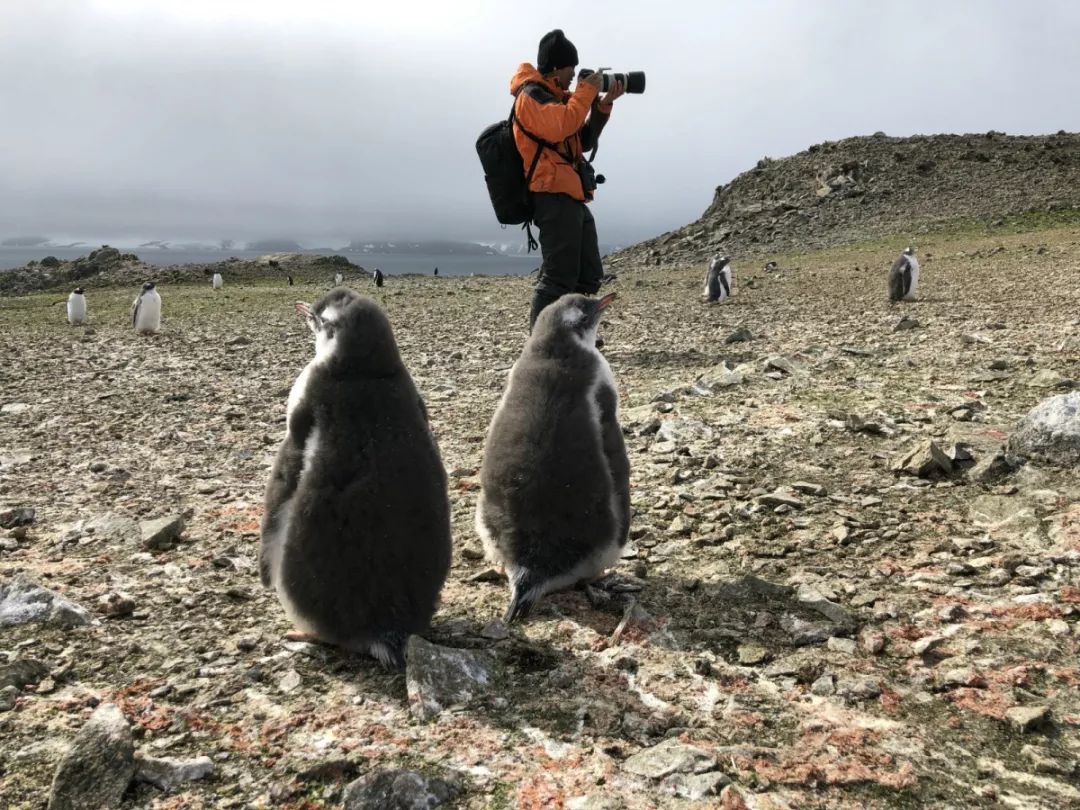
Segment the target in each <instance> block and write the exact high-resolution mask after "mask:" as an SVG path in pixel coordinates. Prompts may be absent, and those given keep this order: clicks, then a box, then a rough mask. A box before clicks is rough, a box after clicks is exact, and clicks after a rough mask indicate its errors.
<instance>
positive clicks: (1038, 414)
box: [1007, 391, 1080, 468]
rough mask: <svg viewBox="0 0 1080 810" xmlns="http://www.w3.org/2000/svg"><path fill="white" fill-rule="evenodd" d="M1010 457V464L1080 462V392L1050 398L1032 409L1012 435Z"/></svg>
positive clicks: (1072, 465) (1008, 454)
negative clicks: (1025, 462)
mask: <svg viewBox="0 0 1080 810" xmlns="http://www.w3.org/2000/svg"><path fill="white" fill-rule="evenodd" d="M1007 456H1008V459H1009V461H1010V463H1014V462H1015V463H1022V462H1024V461H1033V462H1036V463H1040V464H1047V465H1050V466H1054V467H1064V468H1071V467H1075V466H1077V465H1078V464H1080V391H1073V392H1071V393H1068V394H1060V395H1059V396H1056V397H1050V398H1049V399H1046V400H1043V401H1042V402H1040V403H1039V404H1038V405H1036V406H1035V407H1034V408H1033V409H1032V410H1031V411H1029V412H1028V414H1027V416H1025V417H1024V418H1023V419H1022V420H1021V421H1020V424H1019V425H1018V426H1017V428H1016V430H1015V431H1013V434H1012V435H1011V436H1010V437H1009V442H1008V445H1007Z"/></svg>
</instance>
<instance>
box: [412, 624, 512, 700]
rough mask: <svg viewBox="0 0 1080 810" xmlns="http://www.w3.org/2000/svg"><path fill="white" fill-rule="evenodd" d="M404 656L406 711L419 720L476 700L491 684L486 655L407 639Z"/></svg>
mask: <svg viewBox="0 0 1080 810" xmlns="http://www.w3.org/2000/svg"><path fill="white" fill-rule="evenodd" d="M405 655H406V659H407V661H408V663H407V665H406V668H405V687H406V689H407V691H408V694H409V709H410V710H411V711H412V713H413V714H414V715H415V716H416V717H418V718H419V719H421V720H430V719H431V718H432V717H434V716H435V715H437V714H438V713H439V712H441V711H442V710H443V709H445V708H447V707H448V706H452V705H455V704H464V703H468V702H470V701H472V700H474V699H476V698H477V697H478V696H480V695H482V694H483V693H484V692H486V691H487V687H488V684H489V683H490V682H491V678H492V670H493V667H494V663H493V661H492V659H491V656H489V655H487V654H486V653H481V652H474V651H472V650H460V649H455V648H452V647H440V646H438V645H436V644H432V643H430V642H428V641H425V640H424V639H422V638H420V637H419V636H411V637H410V638H409V646H408V648H407V649H406V652H405Z"/></svg>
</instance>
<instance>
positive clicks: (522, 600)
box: [476, 293, 630, 622]
mask: <svg viewBox="0 0 1080 810" xmlns="http://www.w3.org/2000/svg"><path fill="white" fill-rule="evenodd" d="M614 298H615V293H610V294H608V295H606V296H604V297H603V298H599V299H595V298H586V297H585V296H584V295H577V294H573V295H565V296H563V297H562V298H559V299H558V300H557V301H555V302H554V303H553V304H550V305H549V306H547V307H545V308H544V310H543V311H542V312H541V313H540V315H539V317H538V318H537V320H536V323H535V324H534V326H533V331H532V335H531V336H530V337H529V340H528V341H527V342H526V344H525V348H524V350H523V351H522V353H521V357H520V358H519V359H518V361H517V362H516V363H515V364H514V367H513V369H511V371H510V379H509V381H508V382H507V386H506V391H505V392H504V393H503V397H502V401H501V402H500V403H499V406H498V409H497V410H496V412H495V416H494V418H493V419H492V421H491V427H490V429H489V430H488V435H487V441H486V442H485V445H484V461H483V464H482V466H481V470H480V482H481V493H480V499H479V502H478V504H477V511H476V530H477V533H478V534H479V535H480V538H481V540H482V541H483V545H484V549H485V552H486V554H487V556H488V558H489V559H490V560H491V561H492V562H494V563H496V564H497V565H502V566H503V567H504V569H505V571H506V574H507V576H508V578H509V580H510V591H511V594H510V606H509V608H508V610H507V612H506V620H507V621H508V622H510V621H514V620H516V619H520V618H523V617H525V616H527V615H528V613H529V611H530V610H531V609H532V607H533V605H534V604H535V603H536V602H537V600H538V599H540V598H541V597H542V596H543V595H544V594H546V593H550V592H551V591H555V590H559V589H561V588H566V587H568V586H570V585H573V584H575V583H578V582H581V581H583V580H589V579H592V578H595V577H597V576H599V575H600V574H601V573H602V572H603V571H604V570H605V569H606V568H609V567H611V566H612V565H614V564H615V563H616V562H617V561H618V559H619V557H620V555H621V552H622V549H623V546H625V544H626V538H627V533H628V531H629V528H630V463H629V460H628V459H627V455H626V446H625V444H624V443H623V436H622V430H621V429H620V428H619V421H618V394H617V392H616V390H615V383H614V380H613V379H612V376H611V369H610V367H609V366H608V363H607V360H606V359H604V356H603V355H602V354H601V353H600V352H599V351H598V350H597V348H596V329H597V325H598V323H599V321H600V316H601V314H602V313H603V311H604V310H605V309H606V308H607V307H608V305H610V304H611V302H612V301H613V300H614Z"/></svg>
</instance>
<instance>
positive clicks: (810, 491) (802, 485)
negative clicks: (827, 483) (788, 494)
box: [791, 481, 829, 498]
mask: <svg viewBox="0 0 1080 810" xmlns="http://www.w3.org/2000/svg"><path fill="white" fill-rule="evenodd" d="M791 488H792V489H793V490H795V491H796V492H801V493H803V494H804V495H814V496H816V497H818V498H823V497H825V496H826V495H828V494H829V491H828V490H827V489H826V488H825V487H823V486H822V485H821V484H815V483H813V482H811V481H796V482H795V483H794V484H792V485H791Z"/></svg>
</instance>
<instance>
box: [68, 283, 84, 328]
mask: <svg viewBox="0 0 1080 810" xmlns="http://www.w3.org/2000/svg"><path fill="white" fill-rule="evenodd" d="M83 293H84V290H83V288H82V287H76V288H75V289H74V290H73V291H72V293H71V295H69V296H68V300H67V318H68V323H70V324H71V325H72V326H79V325H80V324H83V323H86V296H85V295H84V294H83Z"/></svg>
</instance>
